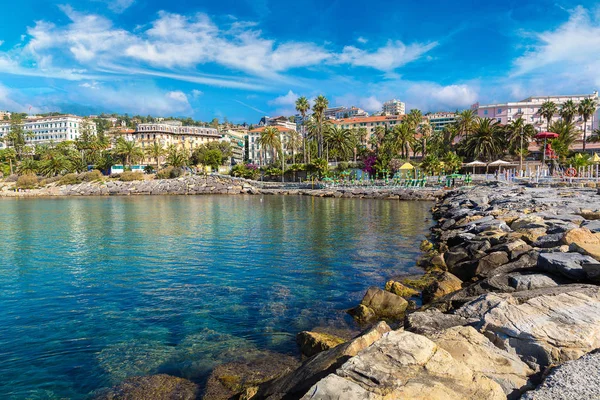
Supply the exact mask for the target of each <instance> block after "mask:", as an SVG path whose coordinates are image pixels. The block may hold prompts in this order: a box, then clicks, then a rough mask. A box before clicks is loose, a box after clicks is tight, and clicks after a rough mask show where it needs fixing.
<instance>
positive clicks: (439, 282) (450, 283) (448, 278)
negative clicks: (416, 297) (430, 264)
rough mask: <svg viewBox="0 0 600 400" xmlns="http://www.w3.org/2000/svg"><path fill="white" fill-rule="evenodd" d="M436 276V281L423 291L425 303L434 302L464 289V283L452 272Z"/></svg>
mask: <svg viewBox="0 0 600 400" xmlns="http://www.w3.org/2000/svg"><path fill="white" fill-rule="evenodd" d="M435 275H436V276H435V280H434V281H433V282H432V283H431V284H429V285H428V286H426V287H425V288H424V289H423V293H422V295H423V301H424V302H430V301H433V300H435V299H438V298H440V297H442V296H445V295H447V294H449V293H452V292H456V291H457V290H460V289H461V288H462V281H461V280H460V279H458V278H457V277H456V276H454V275H453V274H451V273H450V272H440V273H437V274H435Z"/></svg>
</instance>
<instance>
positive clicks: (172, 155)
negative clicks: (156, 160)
mask: <svg viewBox="0 0 600 400" xmlns="http://www.w3.org/2000/svg"><path fill="white" fill-rule="evenodd" d="M188 161H189V155H188V152H187V150H185V149H179V148H177V146H175V145H174V144H172V145H170V146H169V147H168V148H167V164H169V165H170V166H172V167H175V168H181V167H185V166H186V165H187V164H188ZM220 161H221V159H219V162H220ZM205 165H209V164H205Z"/></svg>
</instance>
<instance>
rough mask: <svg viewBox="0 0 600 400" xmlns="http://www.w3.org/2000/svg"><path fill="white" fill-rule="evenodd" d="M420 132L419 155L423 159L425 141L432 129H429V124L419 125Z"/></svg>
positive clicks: (425, 153) (425, 152)
mask: <svg viewBox="0 0 600 400" xmlns="http://www.w3.org/2000/svg"><path fill="white" fill-rule="evenodd" d="M420 132H421V143H422V146H423V149H422V152H421V155H422V156H423V157H425V156H426V155H427V141H428V140H429V137H430V136H431V133H432V132H433V128H432V127H431V125H430V124H429V122H428V123H423V124H421V125H420Z"/></svg>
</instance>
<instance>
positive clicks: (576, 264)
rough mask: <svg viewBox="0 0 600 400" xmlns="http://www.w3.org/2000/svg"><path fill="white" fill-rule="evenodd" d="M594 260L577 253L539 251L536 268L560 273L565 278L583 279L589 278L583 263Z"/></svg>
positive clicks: (592, 262) (591, 262)
mask: <svg viewBox="0 0 600 400" xmlns="http://www.w3.org/2000/svg"><path fill="white" fill-rule="evenodd" d="M595 263H596V260H595V259H593V258H592V257H590V256H587V255H583V254H579V253H561V252H558V253H541V254H540V256H539V257H538V264H537V266H538V268H539V269H541V270H543V271H546V272H551V273H554V274H559V275H562V276H564V277H566V278H569V279H572V280H576V281H585V280H587V279H589V276H588V273H587V272H586V269H585V268H584V267H583V265H585V264H595Z"/></svg>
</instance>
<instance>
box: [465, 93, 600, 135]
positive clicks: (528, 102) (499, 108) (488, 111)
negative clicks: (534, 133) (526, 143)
mask: <svg viewBox="0 0 600 400" xmlns="http://www.w3.org/2000/svg"><path fill="white" fill-rule="evenodd" d="M587 98H591V99H594V100H596V102H597V101H598V92H594V93H592V94H580V95H567V96H563V95H560V96H532V97H528V98H526V99H524V100H521V101H516V102H508V103H499V104H488V105H479V104H474V105H473V106H472V108H473V109H474V110H476V111H477V116H479V117H480V118H492V119H496V120H497V121H498V122H499V123H501V124H503V125H506V124H510V123H511V122H512V121H514V120H516V119H518V118H523V119H524V120H525V122H526V123H528V124H533V126H535V128H536V129H537V130H538V131H545V130H546V124H547V121H546V119H545V118H544V117H542V116H541V115H540V114H539V110H540V107H541V106H542V104H544V103H545V102H547V101H551V102H553V103H555V104H556V105H557V109H558V110H560V106H561V105H562V104H564V103H565V102H566V101H567V100H572V101H573V102H574V103H575V104H578V103H579V102H580V101H581V100H583V99H587ZM558 120H560V115H559V114H558V112H557V114H555V115H554V117H552V120H551V123H552V122H554V121H558ZM574 123H575V128H576V129H578V130H581V131H583V118H582V117H581V116H579V115H576V116H575V118H574ZM587 125H588V126H587V132H588V133H590V132H592V130H594V129H596V128H597V127H598V114H597V113H596V114H594V116H593V117H592V118H591V119H590V120H589V121H588V122H587Z"/></svg>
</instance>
